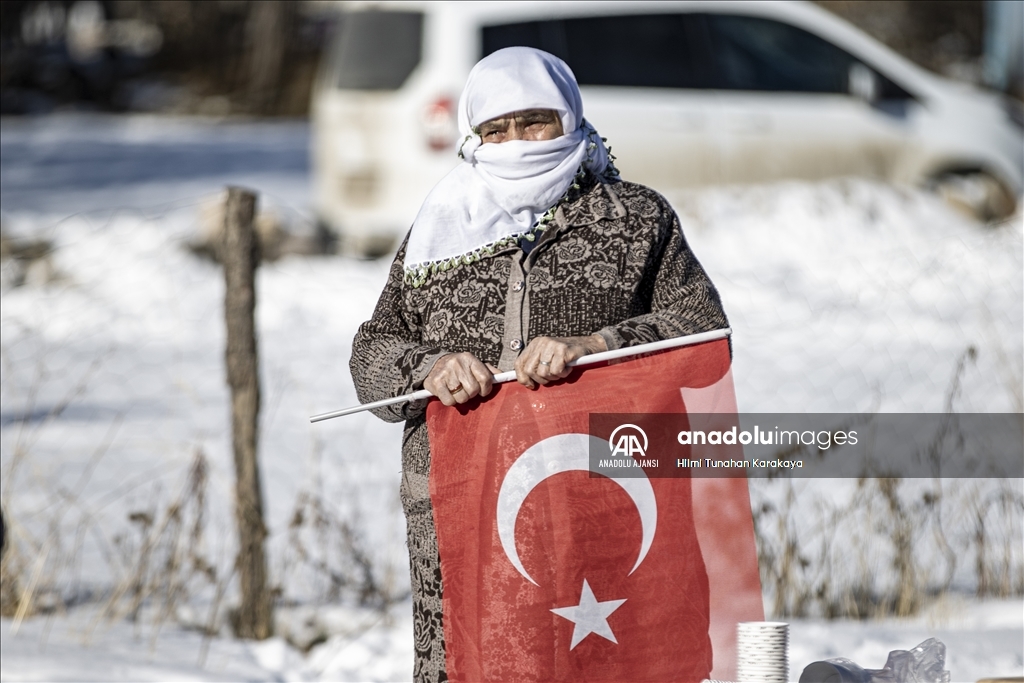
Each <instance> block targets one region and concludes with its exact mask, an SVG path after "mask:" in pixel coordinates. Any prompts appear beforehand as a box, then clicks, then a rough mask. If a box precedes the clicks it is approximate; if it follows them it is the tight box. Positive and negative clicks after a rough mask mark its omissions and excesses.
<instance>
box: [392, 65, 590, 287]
mask: <svg viewBox="0 0 1024 683" xmlns="http://www.w3.org/2000/svg"><path fill="white" fill-rule="evenodd" d="M525 109H553V110H555V111H557V112H558V114H559V116H560V117H561V120H562V130H563V131H565V134H564V135H562V136H561V137H558V138H555V139H554V140H510V141H508V142H503V143H501V144H487V145H483V144H481V140H480V136H479V135H477V134H476V133H475V132H474V130H473V129H474V128H476V127H477V126H479V125H480V124H481V123H484V122H485V121H489V120H491V119H493V118H496V117H499V116H502V115H503V114H509V113H511V112H514V111H523V110H525ZM459 130H460V133H461V134H462V136H463V143H462V146H461V149H460V154H461V155H462V157H463V161H464V163H462V164H459V165H458V166H457V167H456V168H455V169H454V170H452V171H451V173H449V174H448V175H446V176H445V177H444V178H443V179H442V180H441V182H439V183H438V184H437V185H436V186H434V189H433V190H431V191H430V194H429V195H427V198H426V200H424V202H423V206H421V207H420V211H419V214H418V215H417V216H416V220H415V221H414V222H413V226H412V232H411V233H410V235H409V243H408V245H407V247H406V253H405V272H406V279H407V280H408V281H410V282H411V283H413V284H414V285H417V286H418V285H419V284H422V282H423V281H424V280H425V279H426V278H427V277H429V275H430V274H431V273H434V272H437V271H438V270H443V269H447V268H450V267H453V266H455V265H457V264H459V263H471V262H472V261H475V260H477V259H479V258H480V257H481V256H483V255H486V254H487V253H490V252H491V251H493V249H494V248H496V247H501V246H504V245H506V244H508V243H510V242H511V241H514V240H516V239H518V238H519V237H521V236H522V235H525V234H528V233H530V232H531V231H532V230H533V229H534V228H535V226H537V225H538V222H539V221H540V219H541V218H542V217H543V216H544V214H545V213H546V212H547V211H548V210H549V209H551V208H552V207H553V206H554V205H555V204H556V203H557V202H558V200H559V199H560V198H561V197H562V196H563V195H564V194H565V193H566V191H568V189H569V187H570V186H571V185H572V183H573V178H574V176H575V175H576V173H577V172H578V171H579V170H580V168H581V166H582V167H583V168H586V169H588V170H590V171H592V172H593V173H595V174H598V175H600V174H601V173H603V172H604V171H605V169H606V168H607V167H608V151H607V149H606V148H605V146H604V143H603V142H602V141H601V137H600V136H599V135H598V134H597V131H596V130H594V128H593V127H592V126H591V125H590V124H589V123H587V122H586V120H584V118H583V102H582V100H581V98H580V89H579V86H578V85H577V84H576V77H575V76H574V75H573V73H572V71H571V70H570V69H569V67H568V65H566V63H565V62H563V61H562V60H561V59H559V58H558V57H555V56H554V55H550V54H548V53H547V52H542V51H540V50H535V49H533V48H528V47H510V48H505V49H504V50H498V51H497V52H495V53H493V54H491V55H489V56H488V57H485V58H484V59H482V60H480V61H479V62H478V63H477V65H476V66H474V67H473V70H472V71H470V73H469V79H468V80H467V81H466V88H465V90H463V92H462V97H461V98H460V99H459Z"/></svg>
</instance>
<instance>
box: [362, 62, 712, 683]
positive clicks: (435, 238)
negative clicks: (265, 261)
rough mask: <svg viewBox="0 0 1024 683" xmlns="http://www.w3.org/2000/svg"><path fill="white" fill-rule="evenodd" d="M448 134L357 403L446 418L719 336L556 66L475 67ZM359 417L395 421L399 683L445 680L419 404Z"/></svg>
mask: <svg viewBox="0 0 1024 683" xmlns="http://www.w3.org/2000/svg"><path fill="white" fill-rule="evenodd" d="M459 125H460V128H461V130H462V132H463V134H464V139H463V141H462V144H461V146H460V150H459V155H460V157H461V158H462V159H463V162H464V163H462V164H460V165H459V166H458V167H457V168H456V169H455V170H453V171H452V172H451V173H449V174H448V175H447V176H446V177H445V178H444V179H443V180H441V182H440V183H438V185H437V186H436V187H435V188H434V189H433V190H432V191H431V193H430V194H429V195H428V196H427V198H426V200H425V201H424V203H423V206H422V208H421V209H420V212H419V214H418V215H417V217H416V220H415V222H414V223H413V225H412V229H411V230H410V232H409V235H408V237H407V238H406V240H405V242H404V243H403V244H402V246H401V247H400V248H399V250H398V254H397V255H396V257H395V260H394V263H393V265H392V267H391V273H390V277H389V279H388V282H387V285H386V286H385V288H384V292H383V293H382V294H381V297H380V300H379V301H378V303H377V307H376V310H375V311H374V313H373V317H372V318H371V319H370V320H369V321H367V322H365V323H364V324H363V325H362V326H361V327H360V328H359V332H358V334H357V335H356V338H355V342H354V345H353V353H352V361H351V369H352V375H353V377H354V379H355V385H356V389H357V391H358V394H359V398H360V400H361V401H362V402H364V403H365V402H369V401H375V400H378V399H382V398H387V397H389V396H395V395H398V394H403V393H407V392H411V391H415V390H418V389H421V388H426V389H428V390H430V392H431V393H433V394H434V395H435V396H437V398H438V399H440V400H441V401H442V402H443V403H444V404H445V405H449V406H450V405H455V404H457V403H466V402H467V401H473V400H486V396H487V395H488V394H489V393H490V391H491V388H492V386H491V382H492V375H493V374H494V373H496V372H499V371H507V370H512V369H514V370H515V372H516V377H517V379H518V380H519V382H521V383H522V384H524V385H526V386H527V387H531V388H536V387H538V385H544V384H547V383H549V382H552V381H557V380H559V379H561V378H564V377H566V376H567V375H568V373H569V371H570V368H568V363H570V362H571V361H572V360H574V359H576V358H579V357H581V356H584V355H586V354H590V353H595V352H598V351H604V350H606V349H615V348H620V347H625V346H631V345H636V344H642V343H646V342H652V341H657V340H660V339H667V338H672V337H678V336H681V335H686V334H692V333H697V332H703V331H707V330H713V329H718V328H723V327H726V326H727V322H726V318H725V314H724V313H723V311H722V306H721V302H720V301H719V297H718V293H717V292H716V290H715V288H714V286H713V285H712V284H711V282H710V281H709V280H708V277H707V275H706V274H705V273H704V270H703V269H702V268H701V266H700V264H699V263H698V262H697V259H696V258H695V257H694V255H693V253H692V252H691V251H690V249H689V247H688V246H687V244H686V240H685V239H684V237H683V234H682V232H681V230H680V227H679V221H678V219H677V217H676V215H675V214H674V212H673V211H672V208H671V207H670V206H669V205H668V203H667V202H666V201H665V199H664V198H662V197H661V196H660V195H659V194H657V193H656V192H654V191H652V190H650V189H648V188H646V187H643V186H640V185H636V184H633V183H629V182H623V181H620V180H619V178H618V171H616V169H615V167H614V166H613V165H612V162H611V160H610V158H609V155H608V151H607V149H606V148H605V145H604V142H603V140H602V139H601V137H600V136H599V135H598V134H597V132H596V131H595V129H594V128H593V127H592V126H591V125H590V123H588V122H587V121H586V120H585V119H584V118H583V106H582V102H581V99H580V93H579V88H578V86H577V84H576V80H575V77H574V76H573V74H572V72H571V71H570V69H569V67H568V66H566V64H565V63H564V62H562V61H561V60H559V59H558V58H556V57H554V56H552V55H549V54H547V53H545V52H541V51H539V50H534V49H530V48H508V49H505V50H500V51H498V52H495V53H494V54H492V55H490V56H488V57H486V58H485V59H483V60H481V61H480V62H479V63H478V64H477V65H476V66H475V67H474V68H473V70H472V71H471V73H470V75H469V79H468V81H467V83H466V87H465V90H464V92H463V94H462V97H461V99H460V102H459ZM375 412H376V414H377V415H378V416H379V417H381V418H382V419H384V420H388V421H399V420H405V434H404V438H403V446H402V483H401V498H402V504H403V507H404V510H405V515H406V520H407V528H408V544H409V555H410V568H411V572H412V589H413V612H414V629H415V650H416V662H415V678H416V680H417V681H442V680H447V676H446V674H445V637H444V631H443V625H442V604H441V600H442V594H443V589H444V587H443V586H442V585H441V570H440V561H439V558H438V550H437V537H436V533H435V529H434V521H433V516H432V511H431V502H430V497H429V489H428V476H429V473H430V466H431V465H430V462H431V458H430V443H429V441H428V437H427V429H426V425H425V421H424V412H425V402H416V403H407V404H404V405H397V406H391V407H388V408H381V409H378V410H377V411H375Z"/></svg>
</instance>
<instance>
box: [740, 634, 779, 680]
mask: <svg viewBox="0 0 1024 683" xmlns="http://www.w3.org/2000/svg"><path fill="white" fill-rule="evenodd" d="M736 636H737V637H736V640H737V643H736V645H737V648H736V649H737V662H736V664H737V667H736V674H737V679H738V681H739V683H786V682H787V681H788V680H789V624H787V623H785V622H782V621H745V622H741V623H739V624H737V626H736Z"/></svg>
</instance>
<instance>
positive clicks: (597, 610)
mask: <svg viewBox="0 0 1024 683" xmlns="http://www.w3.org/2000/svg"><path fill="white" fill-rule="evenodd" d="M624 602H626V601H625V600H608V601H606V602H598V601H597V598H595V597H594V591H592V590H590V584H589V583H587V580H586V579H583V593H582V594H581V595H580V604H578V605H576V606H575V607H558V608H556V609H553V610H551V611H552V612H554V613H555V614H557V615H558V616H560V617H563V618H565V619H568V620H569V621H571V622H572V623H574V624H576V626H575V627H574V628H573V630H572V644H571V645H569V649H570V650H572V649H573V648H575V647H576V646H577V645H579V644H580V641H581V640H583V639H584V638H586V637H587V636H588V635H590V634H591V633H596V634H597V635H599V636H601V637H602V638H604V639H606V640H610V641H612V642H613V643H615V644H616V645H617V644H618V642H619V641H617V640H615V634H614V633H612V627H611V626H609V625H608V616H609V615H610V614H611V613H612V612H614V611H615V610H617V609H618V608H619V607H620V606H621V605H622V603H624Z"/></svg>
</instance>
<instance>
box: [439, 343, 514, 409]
mask: <svg viewBox="0 0 1024 683" xmlns="http://www.w3.org/2000/svg"><path fill="white" fill-rule="evenodd" d="M497 373H498V370H497V368H494V367H492V366H491V365H485V364H483V363H481V362H480V360H479V359H477V357H476V356H474V355H473V354H471V353H465V352H464V353H449V354H448V355H447V356H441V357H440V358H438V359H437V361H436V362H435V363H434V367H433V368H431V369H430V374H429V375H427V378H426V379H425V380H423V388H424V389H426V390H427V391H429V392H430V393H432V394H433V395H434V396H437V397H438V398H439V399H441V403H443V404H445V405H446V406H453V405H455V404H456V403H465V402H466V401H468V400H470V399H471V398H473V397H475V396H478V395H479V396H486V395H487V394H489V393H491V386H492V380H493V378H494V375H496V374H497Z"/></svg>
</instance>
